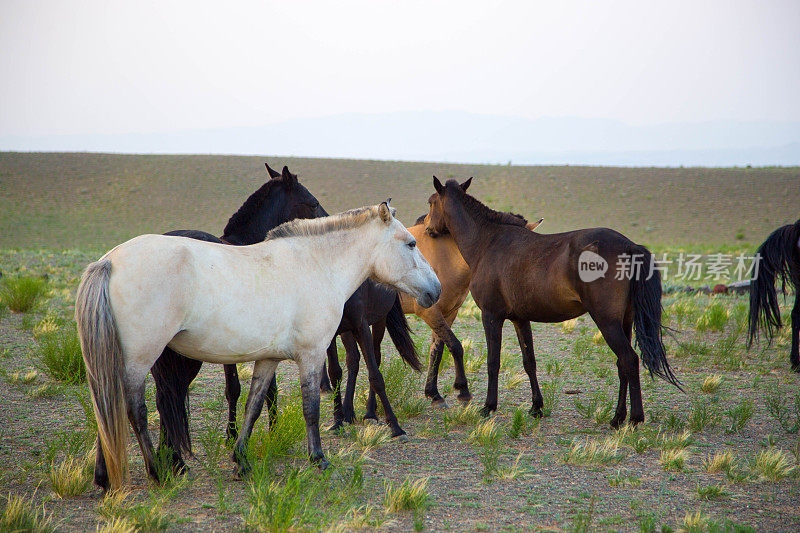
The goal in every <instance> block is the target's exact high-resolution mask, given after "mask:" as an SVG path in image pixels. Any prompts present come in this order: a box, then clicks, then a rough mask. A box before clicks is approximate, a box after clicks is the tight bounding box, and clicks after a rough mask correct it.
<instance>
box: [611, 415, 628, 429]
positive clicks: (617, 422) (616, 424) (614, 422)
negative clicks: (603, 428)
mask: <svg viewBox="0 0 800 533" xmlns="http://www.w3.org/2000/svg"><path fill="white" fill-rule="evenodd" d="M610 425H611V427H612V428H614V429H619V428H621V427H622V426H623V425H625V415H622V416H621V417H620V416H615V417H614V418H612V419H611V422H610Z"/></svg>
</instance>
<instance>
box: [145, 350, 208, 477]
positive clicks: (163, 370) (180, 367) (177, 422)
mask: <svg viewBox="0 0 800 533" xmlns="http://www.w3.org/2000/svg"><path fill="white" fill-rule="evenodd" d="M202 366H203V363H202V361H198V360H196V359H189V358H188V357H184V356H182V355H180V354H179V353H177V352H175V351H173V350H172V349H170V348H164V351H163V352H162V353H161V356H160V357H159V358H158V359H156V362H155V364H153V368H151V369H150V372H151V373H152V374H153V380H154V381H155V385H156V409H157V410H158V414H159V428H160V439H159V443H158V449H157V451H156V455H157V456H158V457H164V455H165V454H168V455H169V456H170V458H171V464H172V470H173V472H176V473H177V472H186V471H188V469H189V468H188V467H187V466H186V463H185V462H184V461H183V456H182V452H184V451H185V452H187V453H189V454H191V449H192V447H191V439H190V437H189V408H188V405H187V397H188V395H189V385H190V384H191V383H192V381H193V380H194V378H195V377H197V374H198V373H199V372H200V369H201V368H202Z"/></svg>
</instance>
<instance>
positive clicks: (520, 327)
mask: <svg viewBox="0 0 800 533" xmlns="http://www.w3.org/2000/svg"><path fill="white" fill-rule="evenodd" d="M514 329H515V330H516V331H517V339H518V340H519V349H520V351H521V352H522V364H523V366H524V367H525V373H526V374H528V379H529V380H530V382H531V396H532V399H533V402H532V403H533V404H532V406H531V410H530V414H531V416H535V417H536V418H540V417H541V416H542V407H543V406H544V401H543V400H542V391H541V390H540V389H539V381H538V379H537V378H536V356H535V355H534V353H533V334H532V333H531V323H530V322H528V321H527V320H515V321H514Z"/></svg>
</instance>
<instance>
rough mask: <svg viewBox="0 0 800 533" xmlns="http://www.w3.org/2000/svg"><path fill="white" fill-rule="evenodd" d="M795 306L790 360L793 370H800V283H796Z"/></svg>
mask: <svg viewBox="0 0 800 533" xmlns="http://www.w3.org/2000/svg"><path fill="white" fill-rule="evenodd" d="M795 287H796V290H795V294H794V307H792V351H791V352H790V353H789V362H790V363H791V366H792V370H794V371H795V372H800V283H796V284H795Z"/></svg>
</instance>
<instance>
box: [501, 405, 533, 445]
mask: <svg viewBox="0 0 800 533" xmlns="http://www.w3.org/2000/svg"><path fill="white" fill-rule="evenodd" d="M527 429H528V414H527V413H526V412H525V411H523V410H522V409H520V408H519V407H517V408H516V409H514V414H513V415H512V416H511V426H509V428H508V430H507V431H506V434H507V435H508V436H509V437H511V438H512V439H518V438H519V437H520V435H522V434H524V433H525V432H526V431H527Z"/></svg>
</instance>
